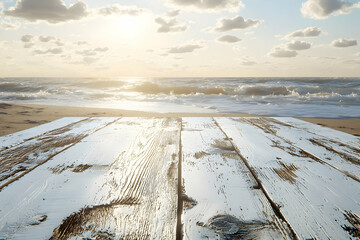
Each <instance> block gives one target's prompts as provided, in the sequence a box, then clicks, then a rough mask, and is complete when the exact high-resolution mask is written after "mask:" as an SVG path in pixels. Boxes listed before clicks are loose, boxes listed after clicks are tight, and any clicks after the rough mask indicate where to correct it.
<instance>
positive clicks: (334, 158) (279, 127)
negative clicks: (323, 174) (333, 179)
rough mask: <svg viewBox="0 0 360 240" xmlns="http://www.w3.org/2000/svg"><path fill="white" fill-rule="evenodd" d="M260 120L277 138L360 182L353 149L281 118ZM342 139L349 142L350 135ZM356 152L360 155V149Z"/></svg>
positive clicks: (358, 158) (359, 165)
mask: <svg viewBox="0 0 360 240" xmlns="http://www.w3.org/2000/svg"><path fill="white" fill-rule="evenodd" d="M262 119H263V120H264V124H266V125H267V126H268V127H270V128H272V129H273V130H274V132H275V134H276V135H277V136H278V137H280V138H282V139H284V140H285V141H287V142H288V143H290V144H291V145H295V146H297V147H299V148H301V149H302V150H304V151H305V152H307V153H310V154H311V155H313V156H314V157H315V158H317V159H318V160H319V161H323V162H325V163H327V164H329V165H330V166H332V167H334V168H336V169H338V170H339V171H341V172H343V173H344V174H346V175H348V176H350V177H352V178H353V179H355V180H357V181H358V182H360V156H356V150H355V148H353V147H351V146H349V145H345V144H342V143H341V142H338V141H334V140H333V139H332V138H329V137H324V136H320V135H317V134H315V133H313V132H315V130H312V131H309V130H307V129H309V127H308V128H307V129H304V128H299V127H297V125H290V124H288V123H287V122H286V121H283V119H282V118H262ZM286 119H287V118H286ZM286 119H284V120H286ZM313 125H314V124H313ZM315 126H316V125H315ZM343 137H344V141H346V139H348V140H349V141H350V139H351V138H352V135H350V134H345V135H344V136H343ZM346 137H348V138H346ZM358 152H359V153H360V149H358Z"/></svg>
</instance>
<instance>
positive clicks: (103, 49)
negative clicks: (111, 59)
mask: <svg viewBox="0 0 360 240" xmlns="http://www.w3.org/2000/svg"><path fill="white" fill-rule="evenodd" d="M108 50H109V48H108V47H98V48H95V49H94V51H95V52H107V51H108Z"/></svg>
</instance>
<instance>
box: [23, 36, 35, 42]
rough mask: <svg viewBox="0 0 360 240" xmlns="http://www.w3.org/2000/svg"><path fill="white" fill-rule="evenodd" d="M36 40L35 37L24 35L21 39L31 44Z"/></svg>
mask: <svg viewBox="0 0 360 240" xmlns="http://www.w3.org/2000/svg"><path fill="white" fill-rule="evenodd" d="M33 39H34V36H33V35H24V36H22V37H21V41H22V42H26V43H27V42H31V41H32V40H33Z"/></svg>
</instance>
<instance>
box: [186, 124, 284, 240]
mask: <svg viewBox="0 0 360 240" xmlns="http://www.w3.org/2000/svg"><path fill="white" fill-rule="evenodd" d="M181 143H182V144H181V145H182V156H183V162H182V174H183V191H184V192H183V205H184V210H183V216H182V224H183V239H291V234H289V232H290V231H289V229H288V227H287V224H286V223H284V222H283V221H282V220H281V219H279V218H278V217H277V216H276V214H275V213H274V211H273V209H272V207H271V205H270V203H269V202H268V200H267V198H266V196H265V195H264V193H263V192H262V190H261V189H260V188H259V186H258V184H257V182H256V180H255V179H254V177H253V176H252V174H251V172H250V171H249V169H247V167H246V166H245V164H244V162H243V161H242V159H241V158H240V157H239V155H238V154H237V152H236V151H235V149H234V147H233V146H232V144H231V142H230V141H229V140H228V139H227V138H226V136H225V135H224V134H223V133H222V132H221V130H220V129H219V128H218V127H217V125H216V124H215V121H214V120H213V119H212V118H183V131H182V139H181Z"/></svg>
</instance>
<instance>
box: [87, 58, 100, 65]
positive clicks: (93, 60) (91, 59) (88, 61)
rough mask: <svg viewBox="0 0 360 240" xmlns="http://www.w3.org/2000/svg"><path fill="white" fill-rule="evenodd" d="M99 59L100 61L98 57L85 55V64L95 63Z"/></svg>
mask: <svg viewBox="0 0 360 240" xmlns="http://www.w3.org/2000/svg"><path fill="white" fill-rule="evenodd" d="M97 61H99V59H98V58H93V57H84V58H83V62H84V64H92V63H95V62H97Z"/></svg>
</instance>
